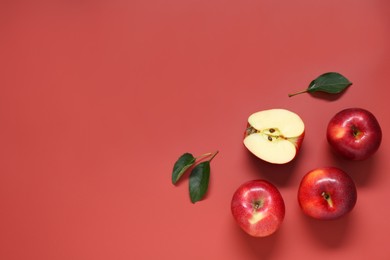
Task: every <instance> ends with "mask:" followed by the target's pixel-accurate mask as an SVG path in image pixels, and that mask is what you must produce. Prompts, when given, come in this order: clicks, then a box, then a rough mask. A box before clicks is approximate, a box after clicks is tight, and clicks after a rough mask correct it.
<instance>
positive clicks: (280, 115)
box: [244, 109, 305, 164]
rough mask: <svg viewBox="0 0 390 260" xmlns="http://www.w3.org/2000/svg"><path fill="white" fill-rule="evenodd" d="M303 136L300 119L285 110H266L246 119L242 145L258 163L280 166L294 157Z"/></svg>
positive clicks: (303, 131) (303, 130)
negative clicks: (265, 162) (258, 159)
mask: <svg viewBox="0 0 390 260" xmlns="http://www.w3.org/2000/svg"><path fill="white" fill-rule="evenodd" d="M304 135H305V124H304V123H303V121H302V119H301V118H300V117H299V116H298V115H297V114H295V113H294V112H291V111H289V110H286V109H269V110H263V111H260V112H256V113H254V114H252V115H250V116H249V118H248V125H247V128H246V131H245V134H244V145H245V147H246V148H248V150H249V151H250V152H251V153H253V154H254V155H256V156H257V157H259V158H260V159H262V160H264V161H267V162H270V163H274V164H284V163H288V162H290V161H291V160H292V159H294V158H295V156H296V155H297V153H298V151H299V148H300V147H301V144H302V141H303V137H304Z"/></svg>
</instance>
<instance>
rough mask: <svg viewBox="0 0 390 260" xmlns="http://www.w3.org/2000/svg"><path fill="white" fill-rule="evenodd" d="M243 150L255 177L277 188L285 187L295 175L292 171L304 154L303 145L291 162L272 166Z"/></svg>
mask: <svg viewBox="0 0 390 260" xmlns="http://www.w3.org/2000/svg"><path fill="white" fill-rule="evenodd" d="M243 149H245V153H246V155H245V156H246V159H247V160H248V165H249V166H250V167H251V168H252V169H253V171H254V172H255V173H256V176H257V175H258V178H259V179H260V178H262V177H263V178H265V179H267V180H268V181H270V182H271V183H273V184H274V185H276V186H278V187H286V186H288V185H289V183H290V181H291V179H292V176H293V175H294V173H295V170H294V169H295V168H296V167H297V165H298V164H299V163H300V160H301V158H303V157H304V153H305V145H304V144H302V146H301V147H300V150H299V151H298V154H297V156H296V157H295V158H294V159H293V160H292V161H291V162H289V163H286V164H272V163H269V162H266V161H264V160H262V159H259V158H257V157H256V156H255V155H253V154H252V153H251V152H250V151H248V150H247V149H246V148H245V147H243Z"/></svg>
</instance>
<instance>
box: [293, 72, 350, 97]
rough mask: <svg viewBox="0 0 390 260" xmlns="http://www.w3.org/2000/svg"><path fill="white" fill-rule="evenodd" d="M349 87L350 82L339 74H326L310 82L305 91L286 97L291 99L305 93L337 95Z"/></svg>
mask: <svg viewBox="0 0 390 260" xmlns="http://www.w3.org/2000/svg"><path fill="white" fill-rule="evenodd" d="M350 85H352V82H350V81H349V80H348V79H347V78H346V77H344V76H343V75H341V74H340V73H337V72H328V73H324V74H322V75H320V76H319V77H317V78H316V79H314V80H313V81H312V82H310V84H309V87H308V88H307V89H306V90H304V91H301V92H297V93H294V94H289V95H288V96H289V97H292V96H295V95H298V94H302V93H305V92H309V93H313V92H317V91H320V92H326V93H330V94H338V93H341V92H342V91H344V90H345V89H346V88H347V87H349V86H350Z"/></svg>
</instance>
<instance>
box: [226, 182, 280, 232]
mask: <svg viewBox="0 0 390 260" xmlns="http://www.w3.org/2000/svg"><path fill="white" fill-rule="evenodd" d="M231 210H232V214H233V217H234V219H235V220H236V222H237V223H238V225H239V226H240V227H241V228H242V229H243V230H244V231H245V232H246V233H248V234H249V235H251V236H254V237H265V236H269V235H271V234H273V233H274V232H275V231H276V230H277V229H278V228H279V227H280V225H281V224H282V222H283V219H284V214H285V206H284V200H283V198H282V195H281V194H280V192H279V190H278V189H277V188H276V187H275V186H274V185H273V184H271V183H269V182H268V181H265V180H252V181H248V182H246V183H244V184H242V185H241V186H240V187H239V188H238V189H237V190H236V192H235V193H234V195H233V198H232V202H231Z"/></svg>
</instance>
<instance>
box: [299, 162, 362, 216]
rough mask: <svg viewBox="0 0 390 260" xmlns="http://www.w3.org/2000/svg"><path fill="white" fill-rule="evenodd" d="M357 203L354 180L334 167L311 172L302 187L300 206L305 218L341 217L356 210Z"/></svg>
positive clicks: (300, 187) (300, 190)
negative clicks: (306, 216)
mask: <svg viewBox="0 0 390 260" xmlns="http://www.w3.org/2000/svg"><path fill="white" fill-rule="evenodd" d="M356 200H357V192H356V186H355V183H354V181H353V180H352V179H351V177H350V176H349V175H348V174H346V173H345V172H344V171H342V170H340V169H338V168H335V167H325V168H318V169H315V170H312V171H310V172H309V173H307V174H306V175H305V176H304V177H303V179H302V181H301V183H300V185H299V190H298V202H299V205H300V207H301V209H302V210H303V212H304V213H305V214H306V215H308V216H310V217H313V218H315V219H320V220H332V219H337V218H340V217H342V216H344V215H345V214H347V213H348V212H350V211H351V210H352V209H353V208H354V207H355V204H356Z"/></svg>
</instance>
